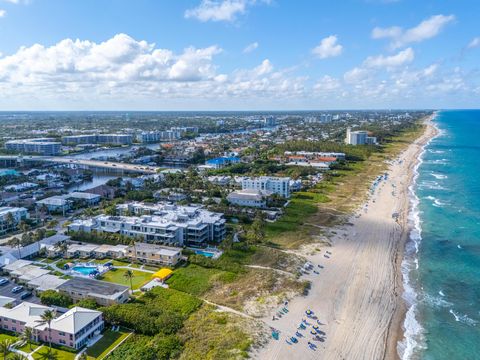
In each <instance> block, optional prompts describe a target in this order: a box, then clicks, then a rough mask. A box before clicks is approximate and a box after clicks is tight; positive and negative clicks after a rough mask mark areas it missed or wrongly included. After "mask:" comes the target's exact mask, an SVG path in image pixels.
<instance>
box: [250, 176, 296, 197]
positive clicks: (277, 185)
mask: <svg viewBox="0 0 480 360" xmlns="http://www.w3.org/2000/svg"><path fill="white" fill-rule="evenodd" d="M242 190H260V191H269V192H271V193H273V194H278V195H280V196H282V197H284V198H289V197H290V178H289V177H274V176H260V177H251V178H250V177H247V178H244V179H243V180H242Z"/></svg>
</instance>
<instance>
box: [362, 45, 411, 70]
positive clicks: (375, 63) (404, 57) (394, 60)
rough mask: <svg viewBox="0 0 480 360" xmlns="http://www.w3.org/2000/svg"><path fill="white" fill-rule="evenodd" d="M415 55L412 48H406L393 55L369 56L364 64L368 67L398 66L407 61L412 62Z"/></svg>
mask: <svg viewBox="0 0 480 360" xmlns="http://www.w3.org/2000/svg"><path fill="white" fill-rule="evenodd" d="M414 57H415V54H414V52H413V49H412V48H407V49H405V50H402V51H400V52H399V53H398V54H396V55H391V56H383V55H379V56H369V57H368V58H367V59H366V60H365V61H364V65H365V66H366V67H386V68H392V67H398V66H402V65H405V64H407V63H411V62H412V61H413V59H414Z"/></svg>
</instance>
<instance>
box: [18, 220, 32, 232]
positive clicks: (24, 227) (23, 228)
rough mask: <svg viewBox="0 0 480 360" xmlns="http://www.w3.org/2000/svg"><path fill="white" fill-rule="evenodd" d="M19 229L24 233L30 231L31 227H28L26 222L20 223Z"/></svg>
mask: <svg viewBox="0 0 480 360" xmlns="http://www.w3.org/2000/svg"><path fill="white" fill-rule="evenodd" d="M18 228H19V229H20V231H21V232H22V233H24V232H27V231H28V230H29V229H30V225H28V224H27V223H26V222H25V221H23V220H22V221H20V223H19V224H18Z"/></svg>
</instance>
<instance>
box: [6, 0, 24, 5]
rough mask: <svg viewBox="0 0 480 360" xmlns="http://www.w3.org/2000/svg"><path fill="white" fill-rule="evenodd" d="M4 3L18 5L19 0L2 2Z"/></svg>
mask: <svg viewBox="0 0 480 360" xmlns="http://www.w3.org/2000/svg"><path fill="white" fill-rule="evenodd" d="M3 1H5V2H8V3H10V4H19V3H20V0H3Z"/></svg>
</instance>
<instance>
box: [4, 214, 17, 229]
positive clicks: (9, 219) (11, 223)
mask: <svg viewBox="0 0 480 360" xmlns="http://www.w3.org/2000/svg"><path fill="white" fill-rule="evenodd" d="M5 221H6V222H7V225H8V228H9V229H10V230H13V227H14V226H15V218H14V217H13V214H12V213H11V212H9V213H7V215H6V217H5Z"/></svg>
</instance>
